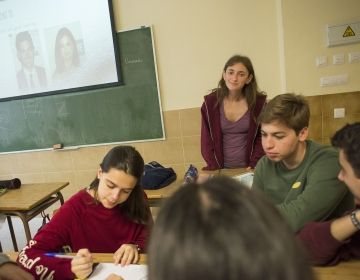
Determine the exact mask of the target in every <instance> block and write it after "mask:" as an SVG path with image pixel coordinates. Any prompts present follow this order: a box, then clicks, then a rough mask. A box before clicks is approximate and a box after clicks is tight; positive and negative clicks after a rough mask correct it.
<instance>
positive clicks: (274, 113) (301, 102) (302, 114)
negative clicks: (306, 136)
mask: <svg viewBox="0 0 360 280" xmlns="http://www.w3.org/2000/svg"><path fill="white" fill-rule="evenodd" d="M309 119H310V109H309V104H308V102H307V101H306V100H305V98H304V97H303V96H302V95H296V94H293V93H285V94H280V95H277V96H275V97H274V98H273V99H271V100H270V101H269V103H268V104H267V105H266V106H265V109H264V110H263V111H262V112H261V114H260V116H259V122H260V123H271V122H274V121H278V122H280V123H282V124H284V125H286V126H287V127H288V128H291V129H293V130H295V132H296V134H299V132H300V131H301V130H302V129H303V128H305V127H308V126H309Z"/></svg>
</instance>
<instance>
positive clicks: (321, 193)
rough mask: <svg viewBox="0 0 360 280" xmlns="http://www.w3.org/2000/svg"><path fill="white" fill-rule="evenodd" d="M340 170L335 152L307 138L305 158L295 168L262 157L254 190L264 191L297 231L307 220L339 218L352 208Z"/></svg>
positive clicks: (351, 200)
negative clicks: (339, 178)
mask: <svg viewBox="0 0 360 280" xmlns="http://www.w3.org/2000/svg"><path fill="white" fill-rule="evenodd" d="M339 171H340V165H339V163H338V152H337V151H336V150H335V149H334V148H333V147H330V146H323V145H320V144H317V143H315V142H312V141H310V140H308V141H307V146H306V153H305V157H304V159H303V161H302V162H301V164H300V165H299V166H298V167H296V168H295V169H291V170H290V169H287V168H286V167H285V165H284V164H283V163H282V162H273V161H271V160H269V159H268V158H267V157H266V156H264V157H262V158H261V160H260V161H259V162H258V164H257V165H256V168H255V174H254V181H253V189H255V190H261V191H263V192H264V193H265V195H266V196H268V197H269V198H270V199H271V200H272V201H273V202H274V203H275V204H276V205H277V207H278V209H279V210H280V212H281V213H282V214H283V216H284V217H285V219H286V220H287V221H288V222H289V224H290V226H291V227H292V229H293V231H294V232H297V231H298V230H300V229H301V228H302V227H303V226H304V225H305V224H307V223H308V222H312V221H325V220H329V219H332V218H335V217H339V216H341V215H342V213H344V212H345V211H347V210H350V209H352V208H353V207H354V199H353V196H352V194H351V193H350V192H349V191H348V188H347V187H346V185H345V184H344V183H342V182H341V181H339V180H338V178H337V175H338V173H339Z"/></svg>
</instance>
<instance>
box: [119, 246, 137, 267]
mask: <svg viewBox="0 0 360 280" xmlns="http://www.w3.org/2000/svg"><path fill="white" fill-rule="evenodd" d="M139 258H140V256H139V250H138V246H137V245H135V244H123V245H121V246H120V248H119V249H118V250H117V251H116V252H115V254H114V262H115V264H119V263H120V264H121V266H124V265H129V264H131V263H137V262H138V261H139Z"/></svg>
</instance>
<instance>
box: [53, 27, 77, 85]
mask: <svg viewBox="0 0 360 280" xmlns="http://www.w3.org/2000/svg"><path fill="white" fill-rule="evenodd" d="M79 67H80V57H79V50H78V47H77V44H76V40H75V38H74V35H73V34H72V32H71V31H70V29H68V28H67V27H63V28H61V29H60V30H59V31H58V33H57V35H56V40H55V72H54V75H53V78H54V80H57V81H61V80H64V79H67V78H69V77H70V76H71V74H74V73H75V72H76V70H77V69H78V68H79Z"/></svg>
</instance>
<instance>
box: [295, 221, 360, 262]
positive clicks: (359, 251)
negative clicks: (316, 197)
mask: <svg viewBox="0 0 360 280" xmlns="http://www.w3.org/2000/svg"><path fill="white" fill-rule="evenodd" d="M330 224H331V221H327V222H314V223H309V224H307V225H306V226H305V227H303V228H302V230H301V231H300V232H299V233H298V235H297V237H298V238H299V239H300V241H301V242H302V243H303V244H304V246H305V249H306V251H307V252H308V254H309V257H310V261H311V263H312V264H314V265H336V264H337V263H339V262H340V261H347V260H349V259H356V258H357V259H358V258H360V231H358V232H356V233H355V234H354V235H352V236H351V238H349V240H347V241H346V242H340V241H338V240H336V239H335V238H334V237H333V236H332V235H331V233H330Z"/></svg>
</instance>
